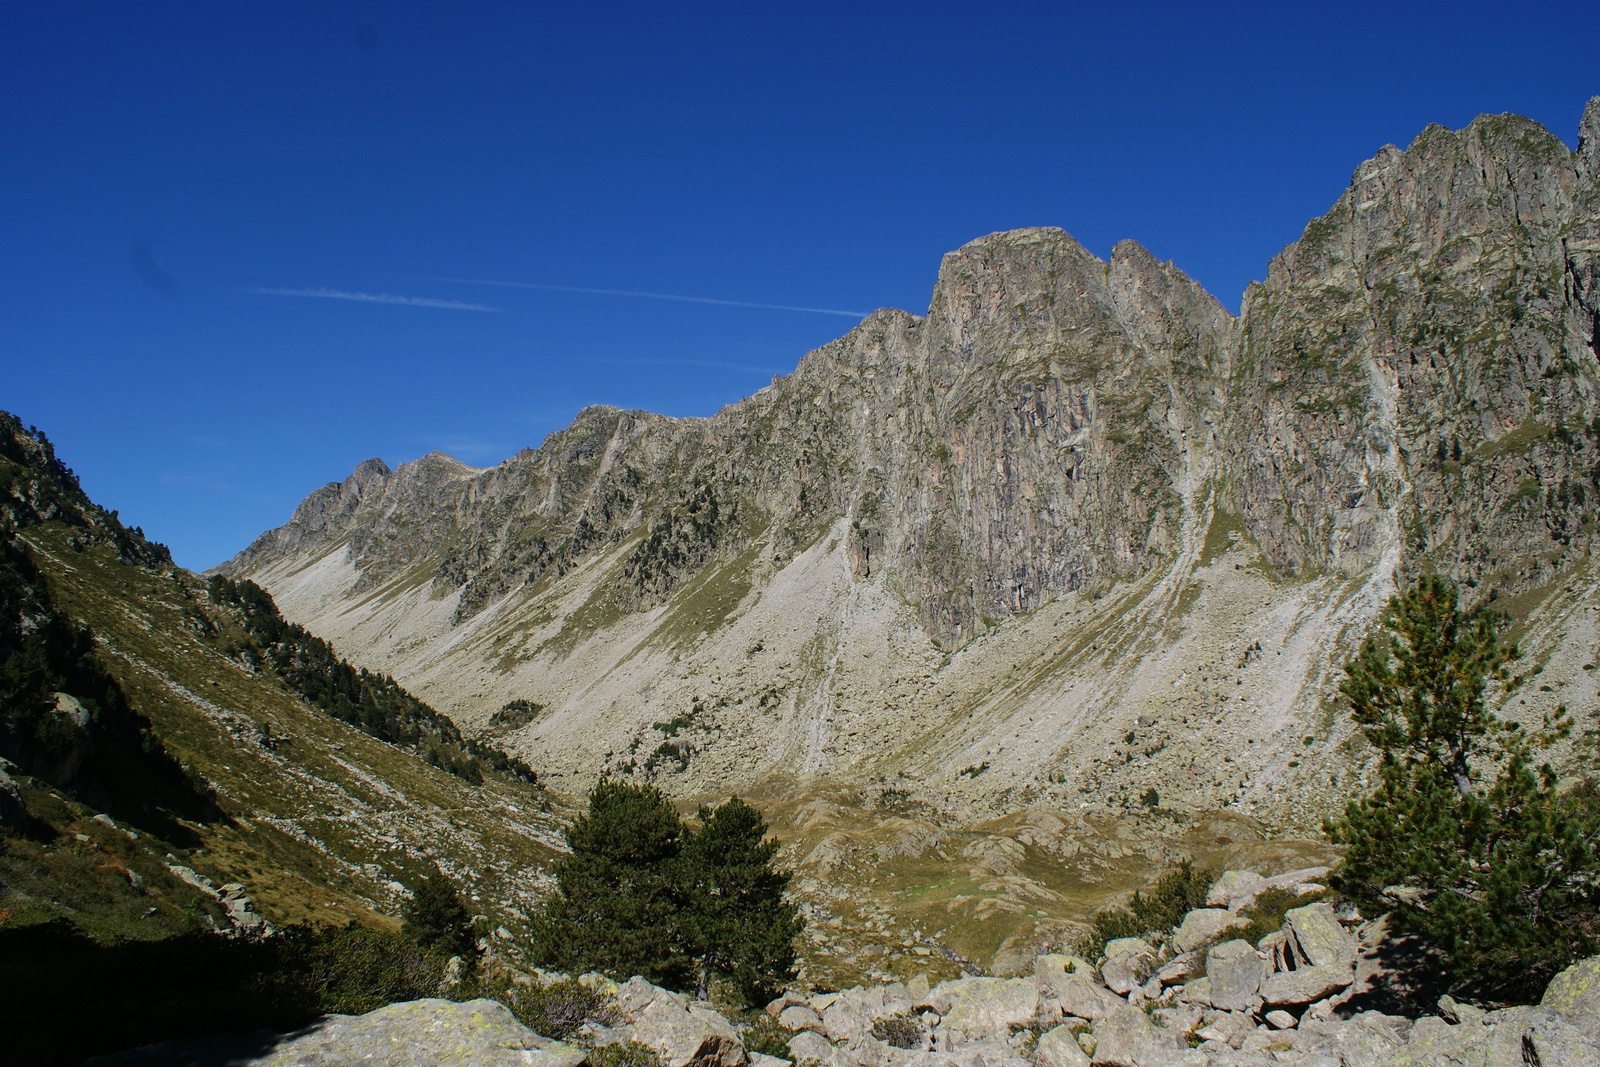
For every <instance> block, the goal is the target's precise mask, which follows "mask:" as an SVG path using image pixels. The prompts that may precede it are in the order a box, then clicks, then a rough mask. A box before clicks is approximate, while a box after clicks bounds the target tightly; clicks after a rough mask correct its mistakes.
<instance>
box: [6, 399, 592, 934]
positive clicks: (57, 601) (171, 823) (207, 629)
mask: <svg viewBox="0 0 1600 1067" xmlns="http://www.w3.org/2000/svg"><path fill="white" fill-rule="evenodd" d="M0 520H3V521H0V548H3V549H4V552H5V558H4V560H3V561H0V563H3V567H0V578H3V579H4V582H3V583H0V593H3V596H0V608H4V611H3V612H0V614H3V615H4V618H0V622H3V623H5V626H4V628H3V632H0V711H3V712H4V715H3V720H0V726H3V727H4V730H3V731H0V754H4V755H5V756H6V757H8V759H7V762H6V763H0V769H5V770H7V771H8V774H7V777H6V779H5V781H0V787H3V786H5V785H7V784H11V783H13V782H14V788H15V793H14V794H13V796H14V797H15V799H17V800H20V801H22V803H23V805H24V806H25V810H24V811H15V810H7V811H6V812H5V814H6V815H7V816H8V818H7V823H8V831H9V832H7V833H0V929H4V930H7V931H11V930H15V929H17V928H19V927H24V926H28V925H31V924H37V923H43V922H52V921H65V922H68V923H71V924H73V925H75V926H77V927H78V928H80V929H81V930H83V931H84V932H85V933H87V934H89V935H91V936H94V937H96V938H102V939H106V940H112V941H115V940H120V939H128V938H132V939H139V940H144V939H154V938H159V937H165V936H168V935H170V934H173V933H179V932H182V931H184V930H188V929H193V928H194V927H195V926H196V925H198V926H199V927H200V928H202V929H205V928H210V927H212V926H215V927H217V928H219V929H223V930H229V929H232V928H234V927H239V926H241V925H242V926H243V927H245V928H252V927H254V928H257V929H259V921H260V918H264V919H265V920H266V921H268V922H270V923H273V924H283V923H288V922H305V921H311V922H317V923H337V924H342V923H346V922H349V921H351V920H352V919H356V920H359V921H362V922H365V923H369V924H378V925H392V924H393V920H392V919H390V918H387V916H391V915H393V914H394V913H395V912H396V911H397V910H398V907H399V904H400V903H401V901H402V900H403V899H404V897H405V890H404V889H403V888H402V882H405V881H411V880H413V878H414V876H415V875H416V874H418V873H420V872H421V871H422V870H423V867H422V866H421V865H422V864H424V863H425V861H426V860H427V859H428V858H430V857H431V858H437V859H438V861H439V862H440V863H441V864H442V865H443V866H444V868H445V869H446V870H447V871H449V872H450V873H452V874H453V875H455V876H456V877H458V878H460V879H462V880H463V881H464V882H467V883H469V884H470V885H471V886H472V891H473V892H474V893H475V894H476V895H477V897H478V899H479V901H480V907H481V908H482V910H483V911H484V912H485V913H486V914H487V915H488V916H489V917H490V918H491V920H492V921H493V922H494V923H495V924H496V925H500V924H506V925H508V926H510V927H511V928H513V929H515V928H517V927H519V926H520V924H521V920H522V915H523V912H524V909H526V908H527V907H529V906H531V903H532V901H533V900H534V899H535V898H536V895H537V892H538V889H539V886H540V878H541V876H540V874H539V869H540V868H541V867H542V865H543V863H544V862H545V861H546V860H547V859H548V858H549V856H550V855H552V853H553V851H554V850H555V849H556V848H559V847H560V846H559V837H558V835H557V834H556V832H555V831H554V827H555V818H556V817H555V816H554V815H552V814H549V801H548V800H547V798H546V796H545V794H544V793H543V792H542V791H541V790H540V789H539V788H538V787H537V786H535V785H532V784H529V783H527V782H524V781H521V780H518V779H517V778H516V777H515V776H513V775H507V774H499V773H496V772H494V771H493V770H492V769H486V768H485V767H484V765H483V764H481V763H475V762H474V761H473V760H472V759H471V757H470V755H468V754H467V753H466V752H465V751H464V750H463V749H460V748H459V747H456V748H452V747H451V738H452V737H453V736H455V735H454V727H453V725H451V724H450V723H449V722H448V720H443V719H440V720H439V721H438V722H437V723H434V722H433V721H432V720H431V719H430V718H429V717H430V716H432V715H433V713H432V712H431V711H429V710H428V709H426V708H425V707H423V706H421V705H418V704H416V703H415V701H412V700H411V698H409V697H408V696H406V695H405V694H404V693H403V691H399V690H398V688H397V687H393V686H392V683H385V682H384V680H383V679H378V678H372V677H361V676H360V675H359V674H358V673H357V672H355V671H352V670H350V669H349V668H347V667H342V665H340V664H338V663H337V661H336V660H331V659H329V658H326V657H323V658H318V655H317V648H318V646H320V642H318V641H316V639H314V638H310V637H309V635H304V634H299V635H297V634H295V633H294V632H292V629H291V628H287V627H285V626H283V625H282V624H281V620H279V626H278V627H277V628H276V629H274V628H271V627H269V626H264V620H270V618H274V617H275V611H274V610H273V609H272V607H271V604H270V601H263V602H257V603H253V604H249V605H246V604H241V603H240V602H238V600H237V599H236V598H230V597H227V596H223V595H220V594H221V593H222V592H224V591H225V587H227V586H229V585H230V584H231V583H228V582H226V581H225V580H221V579H218V580H214V581H213V582H211V583H207V582H206V581H204V580H203V579H200V578H198V577H196V576H195V575H193V574H190V573H189V572H187V571H184V570H182V569H180V568H177V567H174V566H173V565H172V563H171V559H170V556H168V554H167V553H166V551H165V549H163V548H162V547H161V546H160V545H155V544H152V543H150V542H149V541H147V540H145V538H144V537H143V535H142V534H141V533H140V532H139V531H138V530H129V529H127V528H125V527H123V526H122V524H121V523H120V522H119V521H118V520H117V517H116V515H115V513H112V512H106V511H104V510H103V509H101V508H99V507H97V506H95V505H94V504H92V503H91V502H90V501H89V500H88V498H87V497H86V496H84V494H83V492H82V490H81V488H80V487H79V486H78V483H77V480H76V478H74V477H73V475H72V472H71V471H70V470H68V469H67V468H66V467H65V466H63V465H62V464H61V463H60V462H59V461H58V460H57V459H56V458H55V455H54V452H53V450H52V449H51V447H50V445H49V442H48V441H47V440H46V439H45V438H44V436H43V434H40V433H38V432H37V431H33V430H28V429H24V428H23V427H22V426H21V424H20V423H18V422H17V420H16V419H14V418H13V417H12V416H10V415H6V414H4V413H0ZM208 586H209V587H208ZM262 634H268V635H270V638H271V642H270V643H268V644H263V643H262V640H261V635H262ZM41 635H42V636H41ZM275 653H289V654H291V655H289V656H287V657H285V656H276V657H275V655H274V654H275ZM289 658H292V659H293V660H294V661H295V663H296V664H297V665H298V667H299V668H300V669H299V673H298V674H296V673H295V672H294V671H292V670H290V669H289V664H288V662H287V659H289ZM340 680H345V681H348V682H351V683H352V688H354V689H357V690H359V691H360V692H361V693H362V707H365V708H371V709H374V710H378V711H381V710H384V709H387V710H388V711H389V712H390V717H389V719H388V720H387V723H388V725H389V726H390V727H391V729H390V730H389V734H390V735H391V740H394V741H395V742H396V743H394V744H391V743H386V742H385V741H382V740H379V739H378V738H377V737H375V736H373V733H383V732H384V731H383V730H382V729H378V728H376V727H375V726H374V724H373V722H371V721H367V722H362V721H361V720H360V717H359V715H354V714H350V715H346V716H345V717H346V718H350V719H353V720H355V723H354V724H351V723H347V722H345V721H341V720H340V719H339V718H336V717H334V716H333V715H330V714H328V713H327V712H326V711H324V710H323V709H322V706H319V705H326V706H329V707H335V706H336V705H335V703H334V702H333V701H332V700H331V698H330V697H329V696H328V695H327V694H320V695H318V696H317V697H316V699H317V701H318V703H317V704H313V703H310V702H308V700H307V699H306V697H305V696H304V695H303V694H304V693H306V692H310V691H311V685H310V682H312V681H320V682H322V683H324V684H331V683H333V682H338V681H340ZM386 684H387V685H388V686H389V687H390V688H385V685H386ZM407 701H410V703H409V704H407V703H406V702H407ZM396 709H398V710H396ZM358 710H359V709H358ZM380 725H381V724H380ZM358 727H364V728H358ZM406 727H408V728H409V729H410V730H411V731H412V733H413V734H415V736H414V737H413V736H411V735H408V734H406V733H405V729H403V728H406ZM418 731H420V732H418ZM396 734H399V735H402V736H393V735H396ZM436 753H442V754H443V755H442V758H441V756H440V755H438V754H436ZM430 754H434V762H438V763H443V764H446V765H451V766H455V768H456V770H457V771H458V773H457V774H450V773H447V772H446V770H444V769H440V768H438V767H435V766H431V765H430V764H429V762H428V761H427V760H426V759H425V758H424V757H426V756H429V755H430ZM485 758H487V757H485ZM473 778H477V779H478V780H479V781H478V782H476V783H475V782H474V781H472V780H470V779H473ZM4 792H5V791H4V790H3V789H0V793H4ZM5 799H6V797H5V796H4V795H0V802H3V801H5ZM208 879H209V880H208ZM235 883H237V885H234V884H235ZM230 885H232V886H233V888H231V889H229V888H226V887H228V886H230ZM246 901H248V902H249V903H248V904H247V903H246ZM252 905H253V906H252ZM257 916H259V917H260V918H257Z"/></svg>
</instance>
